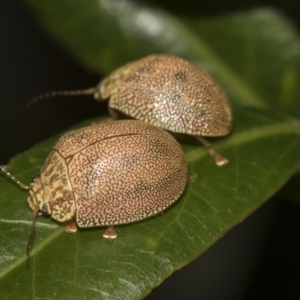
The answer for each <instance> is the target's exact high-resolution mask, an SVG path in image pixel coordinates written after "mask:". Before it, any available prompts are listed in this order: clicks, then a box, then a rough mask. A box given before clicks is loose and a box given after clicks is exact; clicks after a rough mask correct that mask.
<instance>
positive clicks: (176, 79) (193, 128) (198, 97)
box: [31, 54, 233, 166]
mask: <svg viewBox="0 0 300 300" xmlns="http://www.w3.org/2000/svg"><path fill="white" fill-rule="evenodd" d="M81 94H93V95H94V98H95V99H97V100H105V99H109V112H110V115H111V117H112V118H113V119H116V118H117V117H118V113H117V112H122V113H124V114H126V115H128V116H130V117H132V118H135V119H139V120H142V121H145V122H147V123H150V124H152V125H155V126H158V127H161V128H164V129H166V130H169V131H172V132H177V133H183V134H189V135H191V136H194V137H195V138H197V139H198V140H199V141H200V142H201V143H202V144H203V145H204V146H205V147H206V149H207V150H208V152H209V154H210V155H211V156H212V157H213V158H214V160H215V162H216V164H217V165H218V166H223V165H226V164H227V163H228V160H227V158H225V157H223V156H222V155H220V154H219V153H218V152H217V151H216V150H215V149H214V148H213V147H212V145H211V144H210V143H209V142H208V141H207V140H206V139H204V138H203V137H205V136H206V137H218V136H224V135H227V134H229V133H230V131H231V129H232V122H233V121H232V119H233V117H232V109H231V105H230V103H229V101H228V99H227V97H226V95H225V93H224V92H223V91H222V89H221V88H220V87H219V86H218V85H217V83H216V82H215V81H214V80H213V79H212V78H211V77H210V76H208V75H207V74H206V73H205V72H203V71H202V70H201V69H199V68H198V67H197V66H195V65H193V64H191V63H190V62H188V61H186V60H184V59H182V58H179V57H177V56H173V55H167V54H153V55H149V56H147V57H145V58H142V59H140V60H137V61H134V62H131V63H128V64H126V65H125V66H123V67H120V68H119V69H117V70H116V71H114V72H113V73H111V74H110V75H109V76H107V77H106V78H105V79H104V80H102V81H101V82H100V83H99V84H98V86H97V87H96V88H90V89H86V90H82V91H62V92H51V93H47V94H44V95H41V96H38V97H36V98H34V99H33V100H32V101H31V102H34V101H36V100H38V99H42V98H45V97H50V96H57V95H81Z"/></svg>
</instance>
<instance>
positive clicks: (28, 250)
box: [26, 209, 38, 257]
mask: <svg viewBox="0 0 300 300" xmlns="http://www.w3.org/2000/svg"><path fill="white" fill-rule="evenodd" d="M37 214H38V209H36V210H34V211H33V212H32V227H31V232H30V236H29V240H28V244H27V248H26V255H27V257H29V254H30V249H31V247H32V244H33V240H34V235H35V223H36V218H37Z"/></svg>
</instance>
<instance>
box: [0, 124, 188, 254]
mask: <svg viewBox="0 0 300 300" xmlns="http://www.w3.org/2000/svg"><path fill="white" fill-rule="evenodd" d="M0 170H1V171H2V172H3V173H5V174H6V175H7V176H9V177H10V178H11V179H12V180H14V181H15V182H16V183H17V184H18V185H19V186H20V187H22V188H25V189H29V196H28V200H27V201H28V204H29V206H30V208H31V209H32V211H33V226H32V232H31V235H30V239H29V242H28V246H27V254H28V253H29V249H30V247H31V244H32V240H33V236H34V231H35V220H36V217H37V214H38V213H41V214H44V215H51V217H52V218H53V219H54V220H56V221H58V222H69V223H68V225H67V226H66V231H68V232H74V231H76V230H77V226H79V227H81V228H86V227H95V226H108V228H107V230H106V231H105V233H104V234H103V236H104V237H105V238H108V239H113V238H115V237H116V234H115V231H114V227H113V226H114V225H120V224H128V223H132V222H136V221H139V220H143V219H146V218H149V217H151V216H154V215H156V214H158V213H160V212H162V211H164V210H165V209H166V208H167V207H169V206H170V205H172V204H173V203H174V202H175V201H176V200H177V199H178V198H179V197H180V195H181V194H182V193H183V191H184V189H185V185H186V182H187V165H186V161H185V158H184V153H183V151H182V149H181V147H180V145H179V143H178V142H177V141H176V140H175V139H174V138H173V137H172V136H171V135H170V134H169V133H167V132H166V131H164V130H163V129H160V128H158V127H155V126H152V125H150V124H147V123H145V122H142V121H139V120H122V121H114V122H112V121H108V122H103V123H97V124H95V125H92V126H88V127H83V128H80V129H77V130H73V131H70V132H67V133H65V134H64V135H62V136H61V138H60V139H59V140H58V142H57V143H56V145H55V146H54V147H53V148H52V150H51V152H50V154H49V156H48V158H47V159H46V161H45V163H44V165H43V167H42V169H41V171H40V173H39V175H38V176H37V177H36V178H35V180H34V181H33V182H32V183H31V184H30V186H25V185H24V184H22V183H21V182H19V181H18V180H16V179H15V177H13V176H12V175H11V174H10V173H8V172H7V171H5V170H4V168H3V167H0Z"/></svg>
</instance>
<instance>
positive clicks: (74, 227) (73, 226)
mask: <svg viewBox="0 0 300 300" xmlns="http://www.w3.org/2000/svg"><path fill="white" fill-rule="evenodd" d="M65 231H66V232H67V233H73V232H76V231H77V225H76V221H75V220H74V219H72V220H70V221H69V223H68V224H67V225H66V227H65Z"/></svg>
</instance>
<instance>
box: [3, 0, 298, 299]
mask: <svg viewBox="0 0 300 300" xmlns="http://www.w3.org/2000/svg"><path fill="white" fill-rule="evenodd" d="M25 2H26V3H27V4H28V6H29V7H30V8H31V9H32V10H33V12H34V13H35V15H36V16H37V18H38V19H39V21H40V22H41V24H43V26H44V27H45V28H46V29H47V30H48V31H49V32H50V33H51V34H52V35H53V37H54V38H55V39H56V40H57V41H58V42H59V43H60V44H61V45H62V46H63V47H64V48H65V49H66V50H67V51H69V52H70V53H71V54H72V55H73V56H74V58H76V59H77V60H78V61H79V62H81V63H82V64H83V66H84V67H86V68H89V69H92V70H96V71H103V72H107V73H108V72H110V71H112V70H113V69H115V68H116V67H118V66H120V65H122V64H123V63H125V62H128V61H130V60H133V59H136V58H139V57H141V56H143V55H146V54H149V53H153V52H170V53H175V54H178V55H180V56H183V57H186V58H188V59H190V60H192V61H194V62H195V63H197V64H198V65H201V66H202V67H203V68H204V69H205V70H207V71H208V72H209V73H211V74H212V75H213V76H214V77H215V78H216V79H217V80H218V82H220V84H221V85H222V87H223V88H224V89H225V90H226V91H227V93H228V95H229V98H230V99H231V100H232V102H233V103H234V116H235V121H234V131H233V133H232V134H231V135H230V136H228V137H224V138H222V139H216V140H214V141H213V144H214V146H215V147H216V148H217V149H218V150H219V151H220V152H221V153H222V154H223V155H225V156H226V157H228V159H229V161H230V163H229V165H228V166H226V167H223V168H218V167H216V166H215V164H214V162H213V161H212V159H211V158H210V157H209V156H208V154H207V153H206V151H205V150H204V149H203V148H201V147H200V146H199V145H198V144H197V142H196V141H194V140H193V139H191V138H185V137H179V140H180V142H181V144H182V147H183V149H184V151H185V154H186V159H187V162H188V167H189V173H190V178H189V181H188V185H187V188H186V190H185V193H184V195H183V196H182V197H181V199H180V200H179V201H178V202H177V203H176V204H175V205H174V206H173V207H171V208H170V209H168V210H167V211H166V212H165V213H164V215H162V216H157V217H154V218H152V219H149V220H146V221H143V222H139V223H136V224H130V225H125V226H119V227H117V233H118V238H117V239H116V240H114V241H112V242H108V241H106V240H104V239H103V238H102V233H103V231H104V228H96V229H90V230H79V232H77V233H76V234H66V233H65V232H64V228H63V225H61V224H57V223H55V222H54V221H52V220H51V219H49V218H42V217H39V218H38V222H37V233H36V238H35V242H34V246H33V250H32V253H31V256H30V257H29V258H28V259H27V258H26V255H25V249H26V244H27V240H28V236H29V232H30V229H31V223H32V221H31V212H30V209H29V207H28V205H27V203H26V197H27V192H26V191H22V190H20V189H19V188H18V187H17V186H16V185H15V184H14V183H13V182H11V181H10V180H9V179H7V178H6V177H4V176H2V175H1V176H0V199H1V201H0V232H1V235H0V290H1V297H3V298H4V299H18V298H21V299H34V298H41V299H52V298H57V299H138V298H142V297H144V296H145V295H147V294H148V293H149V292H150V291H151V289H153V288H154V287H155V286H157V285H158V284H160V283H161V282H162V281H163V280H164V279H165V278H166V277H167V276H169V275H170V274H172V273H173V272H174V271H175V270H177V269H179V268H181V267H183V266H184V265H186V264H187V263H189V262H190V261H191V260H193V259H195V258H196V257H197V256H199V255H200V254H201V253H202V252H203V251H205V250H206V249H207V248H208V247H209V246H210V245H212V244H213V243H214V242H216V241H217V240H218V239H219V238H220V237H221V236H223V235H224V234H225V233H226V232H227V231H228V230H230V229H231V228H232V227H233V226H234V225H236V224H238V223H239V222H241V221H242V220H244V219H245V218H246V217H247V216H248V215H249V214H251V213H252V212H253V211H254V210H255V209H257V208H258V207H259V206H260V205H262V203H264V202H265V201H266V200H267V199H268V198H269V197H270V196H271V195H272V194H274V193H275V192H276V191H277V190H278V189H280V187H281V186H283V185H284V183H285V182H286V181H287V180H288V179H289V178H290V177H291V176H292V175H293V174H294V173H295V172H296V171H297V169H298V168H299V166H300V155H299V149H300V125H299V121H298V120H296V119H293V118H292V117H289V116H288V114H292V115H294V116H296V117H299V114H300V109H299V85H297V84H296V83H297V82H299V71H300V66H299V62H300V60H299V53H300V51H299V37H298V36H297V34H296V33H295V32H294V30H293V29H292V28H291V27H290V26H289V25H288V24H287V23H286V21H285V20H284V19H282V17H281V16H280V15H278V14H277V13H276V12H274V11H270V10H261V11H249V12H246V13H240V14H235V15H231V16H226V17H218V18H209V19H203V20H201V19H199V18H198V19H183V18H178V17H175V16H172V15H170V14H168V13H167V12H165V11H163V10H160V9H159V8H153V7H149V6H146V5H145V4H137V2H134V1H124V0H118V1H115V0H102V1H99V0H97V1H96V0H89V1H82V0H64V1H59V0H44V1H37V0H26V1H25ZM258 29H259V30H258ZM274 32H275V33H276V34H275V33H274ZM237 45H239V46H237ZM250 105H251V106H255V107H256V108H250V107H249V106H250ZM276 111H280V112H281V113H280V114H279V113H278V112H276ZM282 113H285V114H282ZM91 122H92V121H87V122H86V123H85V124H80V125H79V126H83V125H86V124H90V123H91ZM57 138H58V137H55V138H52V139H50V140H48V141H46V142H44V143H42V144H40V145H38V146H36V147H34V148H33V149H31V150H29V151H27V152H25V153H23V154H21V155H19V156H17V157H15V158H14V159H12V160H11V164H10V169H9V170H10V172H11V173H12V174H14V175H15V176H16V177H17V178H18V179H20V180H21V181H22V182H24V183H29V182H30V180H31V179H32V178H34V177H35V176H36V175H37V174H38V172H39V169H40V167H41V165H42V164H43V162H44V160H45V158H46V156H47V154H48V152H49V150H50V148H51V146H52V145H53V144H54V143H55V141H56V140H57Z"/></svg>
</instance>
